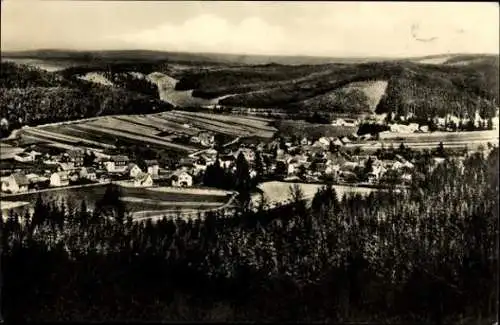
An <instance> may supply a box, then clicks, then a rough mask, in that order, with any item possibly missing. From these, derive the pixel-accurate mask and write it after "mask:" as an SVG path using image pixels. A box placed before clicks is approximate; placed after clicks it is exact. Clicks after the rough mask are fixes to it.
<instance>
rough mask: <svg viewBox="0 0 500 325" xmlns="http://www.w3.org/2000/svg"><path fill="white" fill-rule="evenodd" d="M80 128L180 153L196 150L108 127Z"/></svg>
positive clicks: (84, 126) (90, 126) (87, 126)
mask: <svg viewBox="0 0 500 325" xmlns="http://www.w3.org/2000/svg"><path fill="white" fill-rule="evenodd" d="M81 127H82V128H84V129H87V130H90V131H98V132H103V133H107V134H110V135H114V136H118V137H123V138H127V139H132V140H139V141H141V140H142V141H144V142H146V143H147V142H149V143H152V144H157V145H160V146H164V147H167V148H174V149H177V150H182V151H187V152H192V151H195V150H196V149H195V148H191V147H187V146H183V145H178V144H175V143H171V142H166V141H164V140H158V139H155V138H153V137H150V136H149V137H148V136H144V135H139V134H135V133H132V132H125V131H120V130H116V129H113V128H109V127H107V128H100V127H97V126H93V125H82V126H81ZM158 138H159V137H158ZM160 139H161V138H160Z"/></svg>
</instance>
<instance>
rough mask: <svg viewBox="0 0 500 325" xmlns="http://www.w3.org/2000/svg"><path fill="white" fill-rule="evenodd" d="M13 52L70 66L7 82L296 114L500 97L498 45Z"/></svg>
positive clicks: (462, 105) (417, 112)
mask: <svg viewBox="0 0 500 325" xmlns="http://www.w3.org/2000/svg"><path fill="white" fill-rule="evenodd" d="M4 58H7V59H9V60H14V61H16V60H35V61H36V62H38V64H39V63H40V62H50V64H51V65H55V64H59V63H60V64H61V65H62V66H64V68H63V69H62V70H60V71H58V72H57V73H52V74H40V75H36V76H35V75H32V74H33V73H32V72H28V71H24V72H22V76H20V77H19V76H17V75H16V73H13V74H12V75H11V77H12V79H11V80H10V79H9V78H6V79H5V80H4V81H0V82H5V83H6V84H8V83H9V82H12V81H13V80H16V81H15V82H21V83H22V82H23V80H25V79H26V80H31V81H30V82H32V80H35V79H37V78H39V79H40V78H41V79H40V80H39V81H38V83H42V84H43V85H38V86H41V87H48V86H50V85H47V80H45V79H46V78H56V79H57V82H56V83H57V84H58V85H60V86H64V87H70V88H75V87H76V88H78V87H80V83H82V82H85V81H84V80H81V79H82V78H83V79H88V82H87V83H89V82H92V83H97V84H99V83H101V84H102V83H106V80H107V81H108V82H109V83H111V84H112V86H107V87H111V88H117V89H120V91H131V92H134V93H140V94H142V95H145V96H147V97H149V98H151V97H153V98H161V99H162V100H163V101H164V102H167V103H170V104H172V105H175V106H179V107H190V106H212V105H214V104H217V103H218V104H221V105H223V106H225V107H243V108H259V109H264V110H266V111H273V110H279V111H280V112H288V113H291V114H292V113H297V112H300V113H311V114H312V113H313V112H320V113H322V112H323V113H332V114H336V113H339V114H358V113H366V112H376V113H389V112H391V113H393V115H400V116H411V115H413V116H415V117H417V118H419V119H425V120H428V119H429V118H432V117H436V116H444V115H446V114H453V115H457V116H463V117H467V116H475V112H479V113H480V114H481V115H482V116H483V117H486V118H487V117H489V116H492V115H493V114H495V112H496V110H497V108H498V103H499V82H498V80H499V58H498V55H487V54H443V55H432V56H425V57H414V58H403V59H390V58H354V59H353V58H313V57H279V56H259V55H230V54H213V53H173V52H161V51H97V52H96V51H93V52H74V51H60V50H40V51H31V52H17V53H2V59H4ZM33 78H34V79H33ZM51 82H52V81H51ZM54 82H55V81H54ZM76 82H79V83H78V84H75V83H76ZM68 83H69V85H68ZM49 84H51V83H50V82H49ZM98 86H100V87H105V86H102V85H98ZM115 91H118V90H115Z"/></svg>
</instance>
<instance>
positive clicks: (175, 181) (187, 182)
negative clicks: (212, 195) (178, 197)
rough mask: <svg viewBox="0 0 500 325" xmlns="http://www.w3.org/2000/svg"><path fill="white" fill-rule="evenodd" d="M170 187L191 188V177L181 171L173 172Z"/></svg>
mask: <svg viewBox="0 0 500 325" xmlns="http://www.w3.org/2000/svg"><path fill="white" fill-rule="evenodd" d="M171 180H172V186H177V187H190V186H193V177H192V176H191V175H190V174H189V173H187V172H186V171H183V170H178V171H175V172H174V173H173V174H172V176H171Z"/></svg>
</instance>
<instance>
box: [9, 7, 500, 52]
mask: <svg viewBox="0 0 500 325" xmlns="http://www.w3.org/2000/svg"><path fill="white" fill-rule="evenodd" d="M1 6H2V8H1V49H2V51H12V50H32V49H71V50H106V49H147V50H165V51H181V52H216V53H234V54H266V55H307V56H309V55H310V56H333V57H349V56H354V57H366V56H379V57H380V56H383V57H408V56H423V55H433V54H444V53H498V52H499V46H500V45H499V29H500V28H499V5H498V4H497V3H494V2H490V3H488V2H484V3H473V2H466V3H461V2H444V3H439V2H413V3H411V2H408V3H405V2H393V3H391V2H309V1H308V2H306V1H303V2H301V1H295V2H282V1H279V2H274V1H267V2H257V1H248V2H246V1H241V2H240V1H238V2H233V1H229V2H217V1H208V2H203V1H199V2H198V1H185V2H182V1H164V2H156V1H146V2H142V1H75V0H66V1H63V0H59V1H52V0H36V1H35V0H3V1H2V4H1Z"/></svg>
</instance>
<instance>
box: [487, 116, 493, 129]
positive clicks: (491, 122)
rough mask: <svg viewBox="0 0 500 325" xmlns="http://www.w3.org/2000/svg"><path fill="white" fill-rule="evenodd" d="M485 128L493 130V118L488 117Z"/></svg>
mask: <svg viewBox="0 0 500 325" xmlns="http://www.w3.org/2000/svg"><path fill="white" fill-rule="evenodd" d="M486 128H487V129H488V130H493V119H492V118H491V117H488V122H487V126H486Z"/></svg>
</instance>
